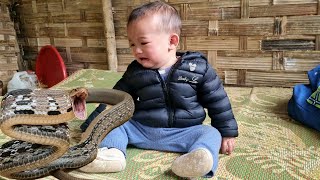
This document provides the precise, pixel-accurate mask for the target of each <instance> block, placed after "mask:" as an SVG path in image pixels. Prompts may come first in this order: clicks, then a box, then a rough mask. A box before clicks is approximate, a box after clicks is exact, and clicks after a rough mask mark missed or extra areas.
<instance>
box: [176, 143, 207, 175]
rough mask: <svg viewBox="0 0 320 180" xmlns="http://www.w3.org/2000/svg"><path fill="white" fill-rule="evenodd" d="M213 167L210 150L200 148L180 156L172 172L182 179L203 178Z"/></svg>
mask: <svg viewBox="0 0 320 180" xmlns="http://www.w3.org/2000/svg"><path fill="white" fill-rule="evenodd" d="M212 166H213V157H212V155H211V153H210V151H209V150H208V149H205V148H199V149H196V150H193V151H191V152H189V153H187V154H184V155H182V156H179V157H178V158H177V159H175V160H174V161H173V163H172V168H171V169H172V171H173V172H174V173H175V174H176V175H177V176H180V177H188V178H192V177H202V176H205V175H207V174H208V173H209V172H210V171H211V169H212Z"/></svg>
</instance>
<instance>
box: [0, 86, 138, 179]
mask: <svg viewBox="0 0 320 180" xmlns="http://www.w3.org/2000/svg"><path fill="white" fill-rule="evenodd" d="M87 92H88V97H87V99H86V102H87V103H105V104H110V105H112V107H111V108H109V109H107V110H105V111H103V112H102V113H101V114H99V115H98V116H97V117H96V118H95V119H94V120H93V121H92V122H91V123H90V125H89V127H88V128H87V129H86V131H85V132H84V134H83V136H82V139H81V141H80V142H79V143H78V144H77V145H75V146H72V147H70V143H69V141H70V135H69V129H68V126H67V122H68V121H70V120H72V119H74V117H75V116H74V113H73V110H72V100H71V98H70V92H67V91H63V90H50V89H47V90H44V89H43V90H34V91H31V90H28V89H24V90H17V91H12V92H10V93H8V94H6V95H5V96H4V97H3V99H2V103H1V109H0V111H1V115H0V128H1V131H2V132H3V133H4V134H6V135H7V136H10V137H12V138H13V139H14V140H11V141H8V142H6V143H5V144H3V145H2V146H1V147H0V175H1V176H4V177H8V178H13V179H36V178H40V177H45V176H48V175H53V176H55V177H57V178H58V179H78V178H76V177H73V176H71V175H69V174H68V173H67V172H68V171H71V170H73V169H77V168H80V167H82V166H84V165H86V164H88V163H90V162H91V161H93V160H94V159H95V157H96V154H97V148H98V145H99V143H100V142H101V141H102V139H103V138H104V137H105V136H106V135H107V134H108V133H109V132H110V131H111V130H112V129H114V128H116V127H118V126H120V125H121V124H123V123H125V122H126V121H127V120H128V119H129V118H130V117H131V116H132V115H133V112H134V102H133V99H132V97H131V96H130V95H129V94H127V93H125V92H123V91H118V90H114V89H87Z"/></svg>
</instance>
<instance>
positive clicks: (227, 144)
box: [220, 137, 235, 155]
mask: <svg viewBox="0 0 320 180" xmlns="http://www.w3.org/2000/svg"><path fill="white" fill-rule="evenodd" d="M234 146H235V138H234V137H223V138H222V143H221V149H220V153H222V154H226V155H230V154H231V153H232V151H233V149H234Z"/></svg>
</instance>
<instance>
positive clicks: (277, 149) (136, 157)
mask: <svg viewBox="0 0 320 180" xmlns="http://www.w3.org/2000/svg"><path fill="white" fill-rule="evenodd" d="M121 75H122V74H121V73H113V72H108V71H103V70H95V69H87V70H80V71H78V72H76V73H74V74H73V75H71V76H70V77H68V79H66V80H65V81H63V82H61V83H59V84H58V85H57V86H55V87H54V88H59V89H71V88H74V87H79V86H84V87H88V88H92V87H99V88H101V87H105V88H112V87H113V85H114V84H115V83H116V82H117V80H118V79H119V78H120V77H121ZM225 89H226V91H227V93H228V95H229V97H230V100H231V103H232V107H233V111H234V113H235V116H236V119H237V121H238V124H239V137H238V138H237V141H236V149H235V151H234V153H233V154H232V155H231V156H226V155H220V161H219V168H218V171H217V172H216V175H215V176H214V177H213V178H212V179H217V180H224V179H232V180H237V179H243V180H248V179H250V180H251V179H252V180H259V179H261V180H262V179H263V180H265V179H268V180H269V179H274V180H279V179H285V180H288V179H289V180H290V179H301V180H302V179H308V180H312V179H314V180H316V179H320V133H319V132H317V131H315V130H312V129H310V128H307V127H305V126H303V125H301V124H299V123H297V122H295V121H293V120H292V119H290V118H289V117H288V115H287V102H288V100H289V99H290V97H291V95H292V89H291V88H269V87H268V88H266V87H254V88H246V87H226V88H225ZM95 106H96V104H90V105H88V111H89V113H90V112H91V111H92V110H93V109H94V108H95ZM81 122H82V121H80V120H75V121H72V122H71V123H70V127H71V129H72V138H73V140H72V142H73V143H76V142H77V141H78V140H79V136H80V131H79V126H80V124H81ZM205 123H209V119H207V120H206V121H205ZM8 140H9V138H8V137H6V136H5V135H3V134H0V144H2V143H4V142H6V141H8ZM177 156H179V154H177V153H169V152H158V151H151V150H141V149H137V148H134V147H129V148H128V157H127V167H126V169H125V170H124V171H123V172H120V173H105V174H86V173H81V172H79V171H73V172H71V174H72V175H74V176H77V177H82V178H90V179H97V180H100V179H101V180H104V179H121V180H122V179H123V180H129V179H136V180H140V179H142V180H145V179H159V180H160V179H162V180H165V179H182V178H179V177H177V176H175V175H174V174H173V173H172V172H171V171H170V167H171V163H172V161H173V160H174V159H175V158H176V157H177ZM42 179H55V178H53V177H46V178H42ZM199 179H202V178H199Z"/></svg>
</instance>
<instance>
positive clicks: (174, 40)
mask: <svg viewBox="0 0 320 180" xmlns="http://www.w3.org/2000/svg"><path fill="white" fill-rule="evenodd" d="M178 45H179V36H178V34H176V33H172V34H171V36H170V47H169V49H170V50H171V49H177V47H178Z"/></svg>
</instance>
